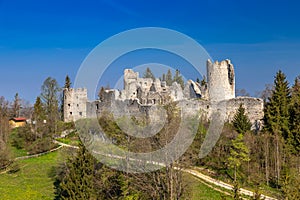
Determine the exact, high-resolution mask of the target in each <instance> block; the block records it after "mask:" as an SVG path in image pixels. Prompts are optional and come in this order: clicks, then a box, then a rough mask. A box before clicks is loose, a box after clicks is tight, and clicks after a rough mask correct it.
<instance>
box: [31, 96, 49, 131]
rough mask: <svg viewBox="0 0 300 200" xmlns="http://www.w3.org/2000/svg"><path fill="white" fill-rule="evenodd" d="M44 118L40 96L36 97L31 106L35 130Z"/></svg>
mask: <svg viewBox="0 0 300 200" xmlns="http://www.w3.org/2000/svg"><path fill="white" fill-rule="evenodd" d="M45 119H46V115H45V110H44V107H43V103H42V101H41V98H40V97H37V98H36V100H35V103H34V106H33V120H34V121H35V130H37V129H39V128H40V127H41V126H42V124H43V121H44V120H45Z"/></svg>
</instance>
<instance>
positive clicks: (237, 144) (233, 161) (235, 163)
mask: <svg viewBox="0 0 300 200" xmlns="http://www.w3.org/2000/svg"><path fill="white" fill-rule="evenodd" d="M249 160H250V158H249V149H248V147H247V146H246V145H245V143H244V136H243V134H241V133H240V134H238V135H237V137H236V138H235V139H234V140H232V145H231V148H230V156H229V158H228V164H229V166H230V167H231V168H233V169H234V181H236V173H237V170H238V168H239V167H240V166H241V164H242V162H246V161H249Z"/></svg>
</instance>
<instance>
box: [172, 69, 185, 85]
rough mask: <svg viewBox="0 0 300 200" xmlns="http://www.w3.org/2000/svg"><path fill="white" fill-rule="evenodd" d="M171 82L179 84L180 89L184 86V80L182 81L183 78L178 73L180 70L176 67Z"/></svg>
mask: <svg viewBox="0 0 300 200" xmlns="http://www.w3.org/2000/svg"><path fill="white" fill-rule="evenodd" d="M173 82H177V83H178V84H179V85H180V86H181V88H182V89H183V88H184V81H183V78H182V76H181V75H180V71H179V70H178V69H176V72H175V75H174V78H173Z"/></svg>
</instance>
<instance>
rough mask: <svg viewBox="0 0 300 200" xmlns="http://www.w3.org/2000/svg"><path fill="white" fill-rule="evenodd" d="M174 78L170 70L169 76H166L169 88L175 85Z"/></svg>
mask: <svg viewBox="0 0 300 200" xmlns="http://www.w3.org/2000/svg"><path fill="white" fill-rule="evenodd" d="M172 78H173V76H172V72H171V70H170V69H169V70H168V72H167V75H166V84H167V86H171V85H172V83H173V79H172Z"/></svg>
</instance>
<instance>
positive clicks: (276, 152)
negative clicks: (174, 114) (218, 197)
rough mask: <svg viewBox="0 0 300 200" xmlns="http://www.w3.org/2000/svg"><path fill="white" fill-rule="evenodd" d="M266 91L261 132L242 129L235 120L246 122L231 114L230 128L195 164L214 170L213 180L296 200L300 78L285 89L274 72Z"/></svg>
mask: <svg viewBox="0 0 300 200" xmlns="http://www.w3.org/2000/svg"><path fill="white" fill-rule="evenodd" d="M267 90H268V91H265V92H263V93H262V94H263V95H264V96H263V97H264V100H265V106H264V113H265V115H264V120H263V121H264V127H263V130H261V131H250V129H248V130H247V129H244V130H247V131H241V130H240V128H238V127H237V126H236V125H237V124H236V122H237V121H239V122H240V124H244V125H243V126H248V125H247V124H248V123H247V122H246V121H247V120H245V119H244V120H237V119H238V118H241V116H242V115H241V116H240V117H237V116H238V115H236V118H235V120H234V121H233V123H232V124H226V125H225V127H224V129H223V133H222V135H221V138H220V139H219V142H218V143H217V145H216V146H215V147H214V149H213V151H212V152H211V153H210V154H209V156H208V157H206V158H204V159H202V160H200V161H199V163H198V164H199V165H201V166H207V167H208V168H211V169H213V170H214V171H215V172H217V173H216V174H215V175H216V176H217V177H218V178H220V177H223V178H224V179H227V180H231V181H233V182H235V180H236V183H238V184H241V185H243V186H250V187H254V188H257V189H258V188H261V189H262V188H268V187H269V188H274V191H276V194H274V195H277V197H278V198H280V199H281V198H284V199H300V184H299V183H300V178H299V175H300V143H299V142H300V77H297V78H296V79H295V82H294V84H293V85H292V86H291V87H289V83H288V81H287V80H286V76H285V75H284V73H283V72H281V71H279V72H278V73H277V74H276V76H275V79H274V85H273V86H272V87H270V86H268V88H267ZM266 94H268V95H266ZM241 111H242V110H241V108H240V109H239V111H238V113H241ZM243 121H244V122H243ZM267 190H268V189H267Z"/></svg>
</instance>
